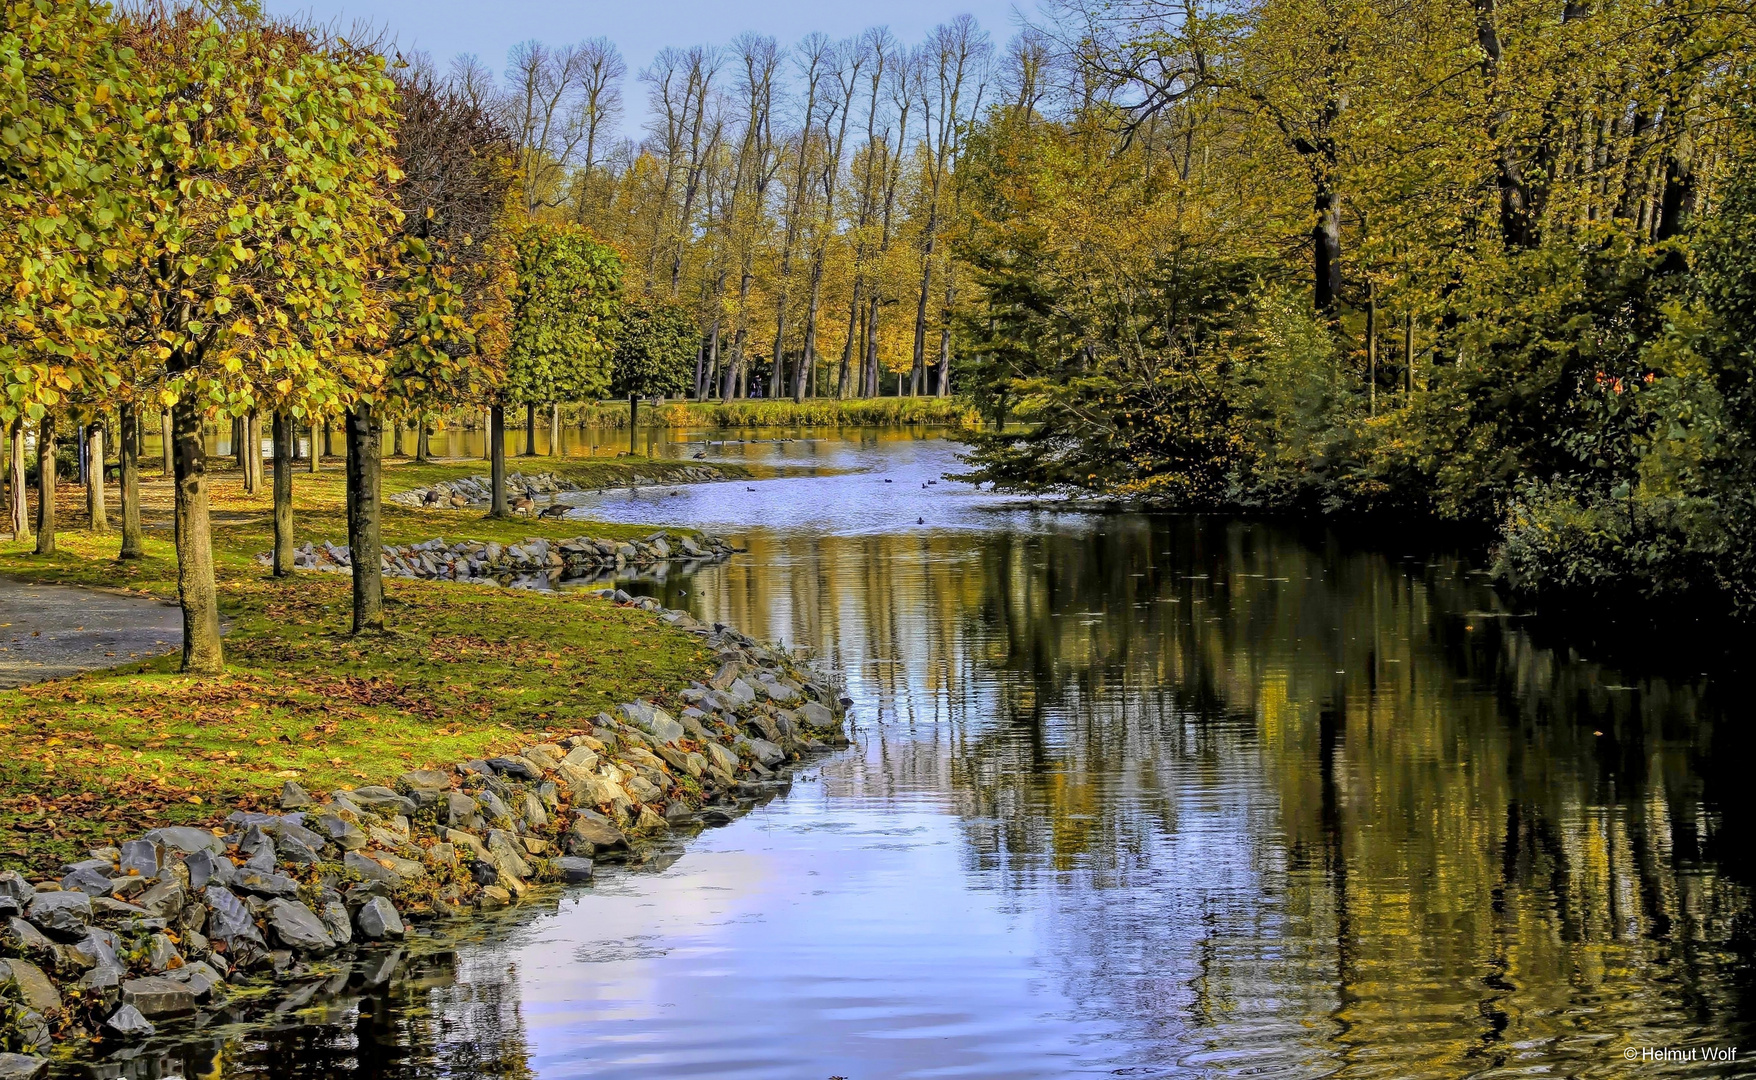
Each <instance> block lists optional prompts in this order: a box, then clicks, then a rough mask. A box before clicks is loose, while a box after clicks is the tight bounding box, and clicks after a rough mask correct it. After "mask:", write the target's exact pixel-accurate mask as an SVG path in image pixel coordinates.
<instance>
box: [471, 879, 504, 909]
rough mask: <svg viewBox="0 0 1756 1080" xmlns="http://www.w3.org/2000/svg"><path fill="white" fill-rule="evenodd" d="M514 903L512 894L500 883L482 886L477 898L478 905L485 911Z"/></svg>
mask: <svg viewBox="0 0 1756 1080" xmlns="http://www.w3.org/2000/svg"><path fill="white" fill-rule="evenodd" d="M510 903H512V894H511V893H510V892H507V891H506V890H505V889H502V888H501V887H500V886H498V885H484V886H482V891H481V894H480V895H479V896H478V897H477V899H476V906H477V907H479V908H481V909H482V910H484V911H491V910H493V909H494V908H503V907H505V906H507V905H508V904H510Z"/></svg>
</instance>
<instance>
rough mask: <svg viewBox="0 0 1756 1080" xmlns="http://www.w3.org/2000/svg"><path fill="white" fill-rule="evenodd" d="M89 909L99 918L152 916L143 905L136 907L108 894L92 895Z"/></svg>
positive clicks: (146, 917) (144, 917) (142, 917)
mask: <svg viewBox="0 0 1756 1080" xmlns="http://www.w3.org/2000/svg"><path fill="white" fill-rule="evenodd" d="M91 910H92V914H94V915H95V916H97V917H98V918H100V919H118V918H121V919H129V918H138V919H149V918H151V917H152V915H151V913H149V912H148V911H147V910H146V909H145V908H143V907H136V906H135V905H133V904H130V903H126V902H125V901H122V900H117V899H115V898H113V897H109V896H94V897H92V898H91Z"/></svg>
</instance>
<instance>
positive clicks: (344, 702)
mask: <svg viewBox="0 0 1756 1080" xmlns="http://www.w3.org/2000/svg"><path fill="white" fill-rule="evenodd" d="M590 464H591V465H592V466H594V467H595V468H597V469H600V470H601V469H603V468H605V467H608V468H610V469H615V468H618V467H620V468H624V469H634V468H643V467H647V463H644V462H640V463H638V464H636V463H631V462H616V461H612V462H602V463H598V462H593V463H590ZM470 471H472V470H471V469H470V468H468V467H465V466H460V465H428V466H419V467H416V466H412V465H397V466H393V467H391V468H390V469H389V470H387V478H386V484H385V487H386V490H387V491H391V490H398V489H400V488H406V487H412V486H417V484H423V483H430V482H431V481H432V480H433V479H441V478H444V477H445V476H452V475H461V474H464V473H467V472H470ZM144 486H145V489H146V490H145V491H144V492H143V504H144V505H146V506H147V508H148V513H147V518H148V521H149V523H152V522H154V519H160V521H159V523H160V524H161V526H162V518H163V513H162V507H163V506H164V505H166V500H168V497H169V486H168V484H167V483H166V482H165V481H163V480H158V479H156V478H154V479H150V480H148V481H146V483H145V485H144ZM341 488H342V479H341V475H340V471H339V470H331V471H329V472H326V473H323V474H319V476H318V477H316V478H312V477H309V476H307V475H306V474H303V473H301V474H299V476H298V477H297V488H296V490H297V491H298V493H299V494H298V498H297V503H298V511H297V516H296V526H295V527H296V530H297V532H298V533H299V535H300V536H303V537H310V538H327V539H332V540H336V541H338V542H340V541H344V540H345V539H346V527H345V520H344V518H343V516H342V500H341V494H342V493H341ZM160 489H162V490H160ZM58 506H59V508H60V510H61V513H62V515H63V517H64V519H65V518H71V519H72V520H73V522H74V524H75V525H76V526H79V525H83V520H82V518H83V507H84V501H83V497H82V495H81V492H80V491H79V490H77V489H74V488H71V487H63V488H62V490H61V493H60V497H59V499H58ZM76 510H77V511H78V512H79V513H78V515H77V516H75V511H76ZM114 517H115V510H114V507H113V506H112V519H114ZM215 520H216V528H215V561H216V566H217V569H218V577H219V586H220V595H221V603H222V607H223V610H224V613H225V615H226V617H227V619H228V620H230V633H229V634H228V636H227V638H226V643H225V645H226V661H227V670H226V673H225V674H224V675H222V676H219V677H215V678H192V677H188V676H182V675H178V674H176V666H175V658H174V657H168V658H164V659H160V660H155V661H151V662H146V663H131V664H129V665H127V666H126V667H122V668H117V669H114V670H111V671H107V672H98V673H91V674H87V675H83V676H76V677H73V678H68V679H63V680H58V681H54V682H49V683H41V684H38V685H36V686H30V687H25V688H23V689H19V690H12V691H0V865H4V866H15V867H20V868H25V867H26V866H27V864H28V868H31V869H36V870H43V869H52V868H53V866H54V865H57V864H58V863H59V861H61V860H63V859H65V858H67V857H69V856H71V855H74V854H75V853H78V852H83V850H84V849H85V848H86V847H88V846H90V845H91V844H93V843H95V842H97V841H98V840H99V839H103V840H109V841H114V840H118V839H121V838H124V837H126V836H129V835H133V834H134V833H135V832H138V831H139V830H141V829H144V828H147V827H150V826H151V825H152V824H162V823H164V822H166V821H178V822H189V823H199V822H208V821H213V820H217V819H218V818H220V817H223V816H224V815H225V814H226V813H228V812H230V811H231V810H232V809H234V808H237V807H249V806H258V805H261V804H262V802H263V801H264V800H268V799H271V798H272V796H273V795H274V794H275V793H276V792H278V790H279V789H280V786H281V784H282V783H283V782H284V780H285V779H287V778H290V777H295V776H296V777H297V779H298V780H299V782H300V783H301V784H303V785H305V786H306V787H307V788H308V789H310V790H312V791H314V792H321V791H326V790H328V789H330V788H332V787H335V786H340V785H346V786H356V785H359V784H364V783H383V782H387V781H389V780H391V779H393V778H394V777H395V776H396V775H397V774H399V773H401V772H403V771H406V770H408V769H411V768H417V767H422V766H430V765H443V764H447V763H451V762H456V761H462V760H467V759H468V758H471V757H478V756H482V755H484V754H489V753H492V752H494V751H496V750H505V749H509V748H514V747H518V746H522V745H528V744H529V743H531V742H533V741H538V740H539V738H540V737H541V736H542V735H543V733H544V732H553V733H563V732H569V731H575V730H583V729H587V728H589V727H590V724H589V723H588V720H589V718H590V717H591V716H592V715H593V714H595V713H597V712H598V711H600V710H607V709H610V708H612V707H613V706H614V705H615V704H617V703H619V702H622V701H627V700H630V699H632V698H634V697H646V698H648V699H651V700H654V701H659V702H668V703H670V704H672V705H673V706H675V705H677V704H678V703H677V702H676V701H675V700H674V695H675V693H676V691H678V690H680V689H682V688H683V687H685V686H687V685H688V682H689V680H690V679H691V678H695V677H700V676H703V675H705V674H711V671H712V663H711V658H710V657H709V656H708V655H707V654H706V652H705V651H704V650H703V649H702V648H701V647H700V645H699V643H698V639H696V638H694V637H692V636H690V635H688V634H685V633H682V632H680V631H676V630H673V629H671V628H669V627H667V626H665V625H664V624H663V623H661V622H659V620H658V619H657V618H656V617H655V616H653V615H651V614H648V613H645V612H641V611H638V610H635V609H621V608H616V607H615V606H613V605H611V604H609V603H607V602H604V601H601V600H598V599H596V598H593V597H586V596H579V595H570V596H563V597H551V596H536V595H531V594H529V593H525V592H510V591H501V590H498V589H493V588H487V587H482V586H475V585H457V584H446V583H439V582H422V581H407V580H389V581H387V582H386V618H387V622H388V624H389V626H390V629H389V631H388V632H387V633H386V634H385V635H383V636H372V637H369V638H359V639H356V638H353V637H350V636H349V635H348V634H347V632H346V631H347V627H348V624H349V610H350V609H349V603H350V598H349V589H350V583H349V581H348V579H347V578H346V577H345V576H342V575H336V574H316V573H300V574H296V575H294V576H293V577H292V578H291V579H287V580H281V581H277V580H275V579H274V578H272V577H270V576H269V575H268V574H267V573H266V571H265V570H264V568H262V567H261V566H260V565H258V564H256V563H255V562H254V559H253V556H255V555H256V554H257V553H259V552H263V551H266V550H268V548H269V544H270V522H269V517H268V498H267V496H266V494H260V495H252V496H247V495H244V494H243V493H242V492H241V491H240V490H239V484H238V481H237V474H236V473H232V474H229V475H228V474H227V473H225V472H221V473H219V474H217V476H216V483H215ZM646 531H650V530H640V529H633V528H626V527H624V528H617V527H613V526H597V525H587V524H583V523H580V522H562V523H546V522H540V521H532V522H526V521H523V520H517V521H511V522H496V521H488V520H485V519H484V518H482V517H481V516H480V514H479V512H472V511H417V510H404V509H401V508H399V507H395V506H390V505H387V506H386V507H385V518H384V535H385V540H386V542H387V543H401V542H405V541H412V540H422V539H427V538H429V537H432V536H436V535H444V536H445V537H446V538H447V539H466V538H471V539H499V540H507V539H520V538H522V537H525V536H533V535H536V536H548V537H567V536H577V535H580V534H582V533H583V534H588V535H609V536H617V535H621V536H626V535H634V534H639V533H642V532H646ZM117 543H118V537H117V536H116V535H114V534H112V535H110V536H102V537H100V536H93V535H92V534H90V533H88V532H84V531H82V530H81V529H79V528H74V529H63V530H62V531H61V532H60V533H59V545H60V548H61V551H60V553H59V554H57V555H56V556H54V557H52V558H47V559H45V558H40V557H38V556H36V555H33V554H31V553H30V552H29V549H28V547H26V546H24V545H19V544H12V543H6V542H0V574H7V575H11V576H15V577H24V578H29V579H32V580H38V581H62V582H71V583H78V584H90V585H105V586H112V587H122V588H127V589H132V590H137V591H141V592H145V593H151V594H154V595H159V596H172V595H174V594H175V578H176V562H175V555H174V552H173V550H172V548H171V544H170V536H169V530H168V529H166V528H163V527H160V528H155V529H151V530H149V532H148V542H147V550H148V557H147V558H145V559H142V560H139V561H135V562H129V563H120V562H118V561H117V560H116V558H115V552H116V548H117Z"/></svg>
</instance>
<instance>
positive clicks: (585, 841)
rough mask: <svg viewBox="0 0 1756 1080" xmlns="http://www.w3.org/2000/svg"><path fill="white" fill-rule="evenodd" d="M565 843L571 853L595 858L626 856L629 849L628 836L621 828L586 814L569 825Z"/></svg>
mask: <svg viewBox="0 0 1756 1080" xmlns="http://www.w3.org/2000/svg"><path fill="white" fill-rule="evenodd" d="M594 816H595V815H594ZM563 844H564V846H565V847H566V849H567V853H568V854H569V855H584V856H586V857H588V858H594V859H604V858H613V857H617V856H621V857H626V856H627V854H628V851H629V846H628V838H627V837H626V836H624V835H622V833H621V831H620V830H618V829H617V828H616V827H615V826H613V825H611V824H609V823H608V822H604V821H593V820H591V819H590V818H587V817H585V816H584V815H580V816H579V817H577V818H575V819H574V821H573V824H572V825H570V826H568V828H567V835H566V837H565V839H564V841H563Z"/></svg>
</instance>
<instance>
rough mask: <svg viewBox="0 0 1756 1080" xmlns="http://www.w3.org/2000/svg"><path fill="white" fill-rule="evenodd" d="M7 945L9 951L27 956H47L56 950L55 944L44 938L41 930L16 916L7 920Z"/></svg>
mask: <svg viewBox="0 0 1756 1080" xmlns="http://www.w3.org/2000/svg"><path fill="white" fill-rule="evenodd" d="M5 943H6V947H7V949H8V950H9V951H12V952H19V953H23V954H25V955H26V956H41V955H46V954H49V953H52V952H54V949H55V943H54V942H52V941H50V940H49V939H48V938H46V937H44V936H43V933H42V931H41V930H38V929H37V928H36V927H34V926H32V925H31V924H30V923H28V922H26V921H25V920H23V919H21V918H19V917H18V916H16V915H14V916H13V917H12V918H10V919H8V920H6V934H5Z"/></svg>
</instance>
